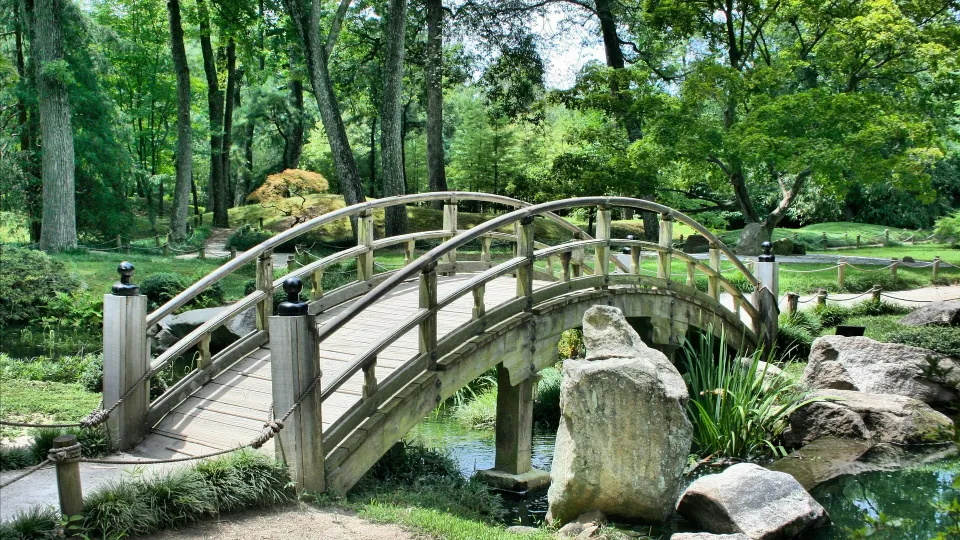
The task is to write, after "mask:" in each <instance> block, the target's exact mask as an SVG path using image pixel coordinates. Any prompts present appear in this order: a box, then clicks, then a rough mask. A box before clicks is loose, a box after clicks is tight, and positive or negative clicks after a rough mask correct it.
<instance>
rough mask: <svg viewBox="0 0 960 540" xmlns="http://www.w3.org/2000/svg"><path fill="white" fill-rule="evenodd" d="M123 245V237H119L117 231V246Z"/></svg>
mask: <svg viewBox="0 0 960 540" xmlns="http://www.w3.org/2000/svg"><path fill="white" fill-rule="evenodd" d="M122 247H123V238H121V237H120V233H117V248H122Z"/></svg>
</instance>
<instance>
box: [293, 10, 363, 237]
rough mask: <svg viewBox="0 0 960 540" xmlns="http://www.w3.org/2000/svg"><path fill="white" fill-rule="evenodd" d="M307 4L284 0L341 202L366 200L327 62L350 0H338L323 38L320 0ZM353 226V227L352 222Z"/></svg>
mask: <svg viewBox="0 0 960 540" xmlns="http://www.w3.org/2000/svg"><path fill="white" fill-rule="evenodd" d="M307 1H308V2H309V7H308V8H307V10H304V5H303V3H302V0H284V4H285V5H286V7H287V13H288V14H289V15H290V19H291V20H292V21H293V24H294V26H295V27H296V29H297V35H298V36H299V37H300V43H301V44H302V45H303V51H304V58H306V60H307V70H308V73H309V75H310V82H311V84H312V86H313V95H314V98H315V99H316V100H317V107H318V108H319V109H320V120H321V121H322V122H323V129H324V131H326V133H327V140H328V142H329V143H330V152H331V154H332V155H333V162H334V167H335V168H336V171H337V180H338V181H339V182H340V190H341V192H342V193H343V199H344V202H346V204H348V205H352V204H357V203H358V202H362V201H364V200H366V199H365V198H364V196H363V185H362V184H361V182H360V174H359V173H358V172H357V162H356V160H355V159H354V157H353V150H351V148H350V140H349V139H348V138H347V130H346V127H345V126H344V124H343V117H342V116H341V114H340V105H339V104H338V103H337V96H336V94H335V93H334V91H333V83H332V82H331V80H330V70H329V66H328V64H327V62H328V60H329V58H330V53H331V52H332V51H333V47H334V45H335V44H336V42H337V37H338V35H339V34H340V28H341V27H342V25H343V19H344V17H346V15H347V10H348V9H349V7H350V2H351V0H341V2H340V5H339V7H338V8H337V12H336V14H335V15H334V18H333V22H332V23H331V25H330V31H329V32H328V33H327V36H326V40H322V39H321V35H320V13H321V11H322V6H321V2H320V0H307ZM354 229H356V227H355V226H354Z"/></svg>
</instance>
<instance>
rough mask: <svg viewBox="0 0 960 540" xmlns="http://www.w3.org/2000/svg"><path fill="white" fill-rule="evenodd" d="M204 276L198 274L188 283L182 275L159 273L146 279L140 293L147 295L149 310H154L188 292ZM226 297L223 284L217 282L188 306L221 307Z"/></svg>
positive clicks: (194, 307)
mask: <svg viewBox="0 0 960 540" xmlns="http://www.w3.org/2000/svg"><path fill="white" fill-rule="evenodd" d="M203 276H204V274H202V273H201V274H197V275H194V276H192V277H191V278H190V279H189V281H187V280H184V279H183V278H182V277H181V276H180V274H174V273H171V272H157V273H156V274H150V275H149V276H147V277H146V278H144V280H143V281H142V282H141V283H140V293H141V294H144V295H146V297H147V302H148V304H149V309H150V310H154V309H157V308H158V307H160V306H162V305H163V304H166V303H167V302H169V301H170V299H172V298H173V297H174V296H176V295H178V294H180V293H181V292H183V291H184V290H186V288H187V287H188V286H189V285H190V284H192V283H195V282H197V281H199V280H200V278H202V277H203ZM225 297H226V293H225V292H224V289H223V283H222V282H220V281H217V282H216V283H214V284H213V285H211V286H209V287H207V288H206V289H205V290H204V291H203V292H202V293H200V294H198V295H197V296H196V297H194V298H193V300H191V301H190V302H188V303H187V306H188V307H190V308H192V309H196V308H203V307H214V306H220V305H223V302H224V300H225Z"/></svg>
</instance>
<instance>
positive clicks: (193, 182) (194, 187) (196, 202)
mask: <svg viewBox="0 0 960 540" xmlns="http://www.w3.org/2000/svg"><path fill="white" fill-rule="evenodd" d="M190 194H191V195H193V215H195V216H200V215H202V214H200V201H199V200H198V198H197V182H196V180H194V178H193V175H192V174H191V175H190Z"/></svg>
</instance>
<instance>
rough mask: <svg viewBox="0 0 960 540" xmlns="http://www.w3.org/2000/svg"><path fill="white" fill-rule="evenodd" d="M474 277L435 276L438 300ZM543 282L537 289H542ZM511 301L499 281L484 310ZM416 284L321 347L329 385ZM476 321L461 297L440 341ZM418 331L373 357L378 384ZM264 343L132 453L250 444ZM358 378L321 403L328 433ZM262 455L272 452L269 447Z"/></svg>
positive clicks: (264, 411) (443, 316) (490, 286)
mask: <svg viewBox="0 0 960 540" xmlns="http://www.w3.org/2000/svg"><path fill="white" fill-rule="evenodd" d="M471 277H473V275H472V274H461V275H456V276H447V277H444V276H439V277H438V279H437V282H438V289H439V294H438V296H439V297H440V298H443V297H444V296H445V295H446V294H447V293H449V292H451V291H453V290H454V289H455V288H457V287H458V286H459V285H461V284H462V283H463V282H464V281H465V280H468V279H470V278H471ZM543 284H545V283H538V285H543ZM515 297H516V280H514V279H512V278H500V279H496V280H493V281H491V282H489V283H487V286H486V293H485V300H486V305H487V306H496V305H498V304H501V303H503V302H505V301H507V300H510V299H512V298H515ZM418 302H419V284H418V282H417V281H416V280H414V281H410V282H407V283H404V284H403V285H401V286H399V287H397V288H396V289H395V290H394V291H392V292H390V293H389V294H387V295H385V296H384V298H383V299H381V300H380V301H379V302H377V303H376V304H374V305H372V306H370V307H369V308H367V309H366V310H364V312H363V314H362V315H360V316H358V317H357V318H355V319H354V320H352V321H350V322H349V323H347V324H346V325H345V326H343V327H342V328H341V329H339V330H337V331H336V332H335V333H334V334H333V335H331V336H330V337H328V338H327V339H326V340H325V341H324V342H323V343H322V344H321V345H320V358H321V369H322V370H323V377H324V379H327V380H332V378H333V377H334V376H336V375H337V374H338V373H340V372H341V371H342V370H343V369H345V368H346V367H347V366H348V365H349V363H350V362H351V361H352V359H353V358H354V356H355V355H357V354H359V353H361V352H363V351H364V350H366V349H367V348H368V347H369V346H370V345H372V344H373V343H375V342H377V341H378V340H379V339H380V338H381V337H382V336H383V335H384V334H386V333H387V332H390V331H392V330H393V329H394V328H396V326H397V325H398V324H399V323H400V322H402V321H404V320H406V319H407V317H408V316H409V315H410V314H412V313H413V312H414V311H416V309H417V308H418ZM349 305H350V304H349V302H348V303H346V304H343V305H341V306H338V307H336V308H333V309H331V310H329V311H327V312H325V313H323V314H322V315H320V316H318V318H317V322H318V324H319V325H321V326H322V325H323V324H324V323H325V322H326V321H327V320H329V319H330V318H332V317H334V316H336V315H337V314H338V313H340V312H341V311H343V310H344V309H346V308H347V307H348V306H349ZM472 315H473V297H472V295H469V294H467V295H465V296H463V297H461V298H460V299H458V300H457V301H455V302H453V303H452V304H451V305H450V306H448V307H446V308H444V309H443V310H442V311H441V312H440V314H439V316H438V317H437V336H438V337H439V338H442V337H443V336H444V335H446V334H448V333H450V332H451V331H453V330H454V329H456V328H457V327H459V326H460V325H462V324H464V323H466V322H468V321H469V320H470V319H471V317H472ZM418 340H419V337H418V334H417V329H413V330H411V331H410V332H407V333H406V334H404V335H403V336H402V337H400V338H399V339H397V340H396V341H395V342H394V343H392V344H391V345H390V346H389V347H387V348H386V349H385V350H384V351H383V352H381V353H380V354H379V355H377V369H376V371H377V380H380V381H382V380H384V378H386V377H387V376H388V375H389V374H390V373H392V372H393V370H395V369H397V368H398V367H400V366H401V365H403V364H404V363H405V362H407V361H409V360H411V359H412V358H414V357H415V356H416V355H417V354H418V353H419V345H418ZM269 347H270V345H269V343H268V344H267V345H265V346H264V347H262V348H260V349H258V350H256V351H253V352H252V353H250V354H248V355H247V356H245V357H244V358H242V359H240V360H238V361H237V362H236V363H234V364H233V365H231V366H230V367H229V368H227V369H226V370H224V371H223V372H222V373H220V374H219V375H217V376H216V377H214V378H213V379H212V380H211V381H210V382H209V383H207V384H206V385H204V386H203V387H201V388H199V389H198V390H196V391H195V392H194V393H193V394H191V395H190V397H188V398H187V399H186V400H184V401H183V402H182V403H180V404H179V405H177V406H176V407H175V408H174V409H173V410H172V411H171V412H170V413H168V414H167V415H166V416H165V417H164V418H162V419H161V420H160V421H159V422H158V423H157V424H156V425H155V426H153V429H152V431H151V433H150V434H149V435H147V437H146V438H145V439H144V440H143V442H141V443H140V445H138V446H137V448H136V450H135V451H134V452H133V453H134V454H136V455H141V456H145V457H151V458H171V457H183V456H192V455H197V454H202V453H206V452H211V451H215V450H222V449H227V448H231V447H233V446H236V445H238V444H242V443H246V442H248V441H250V440H251V439H252V438H254V437H255V436H256V435H257V434H258V433H259V432H260V429H261V428H262V426H263V423H264V421H265V420H267V417H268V415H269V414H270V406H271V403H272V391H271V380H270V350H269ZM362 384H363V373H362V372H360V373H357V374H356V375H355V376H354V377H352V378H351V379H350V380H348V381H347V383H346V384H344V385H343V386H342V387H341V388H340V389H338V390H337V392H336V393H334V394H333V395H332V396H331V397H330V398H329V399H327V400H326V401H325V402H324V404H323V426H324V428H327V427H328V426H329V425H330V424H331V423H332V422H334V421H336V419H338V418H339V417H340V416H341V415H342V414H344V412H346V411H347V409H349V408H350V407H351V406H353V405H354V404H355V403H356V402H357V401H359V399H360V395H361V387H362ZM265 450H266V451H268V452H271V453H272V441H271V442H270V443H268V446H266V447H265Z"/></svg>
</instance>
